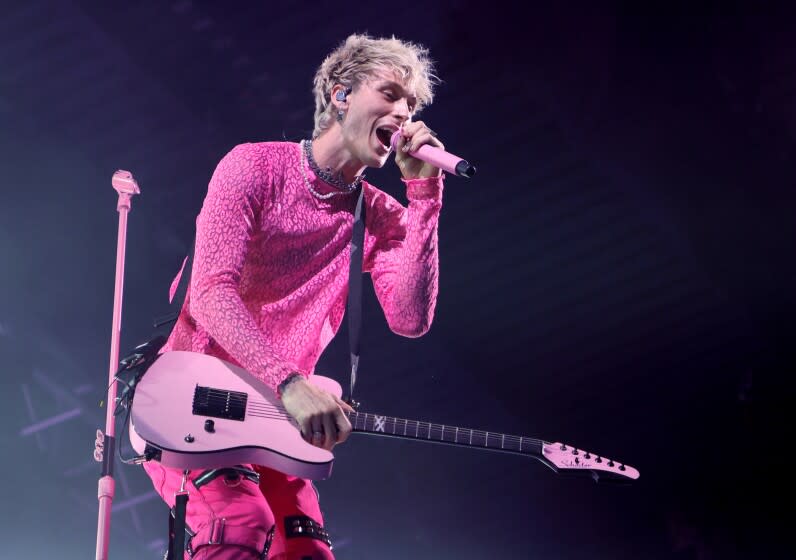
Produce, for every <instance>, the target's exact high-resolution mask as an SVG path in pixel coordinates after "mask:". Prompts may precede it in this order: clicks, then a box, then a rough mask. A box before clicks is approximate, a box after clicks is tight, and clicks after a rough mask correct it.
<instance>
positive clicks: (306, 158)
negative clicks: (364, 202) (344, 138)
mask: <svg viewBox="0 0 796 560" xmlns="http://www.w3.org/2000/svg"><path fill="white" fill-rule="evenodd" d="M299 145H300V147H301V177H302V178H303V179H304V184H305V185H306V186H307V190H309V191H310V192H311V193H312V195H313V196H315V197H316V198H320V199H321V200H327V199H329V198H332V197H333V196H337V195H339V194H351V193H352V192H354V191H356V190H357V188H358V187H359V185H360V184H361V182H362V179H363V177H364V175H359V176H357V178H356V179H354V182H353V183H351V184H350V185H344V186H343V187H340V186H339V185H338V184H339V180H334V179H333V178H332V179H331V180H330V179H329V178H330V177H332V175H331V173H328V172H324V171H323V170H321V169H320V168H319V167H318V165H317V164H316V163H315V160H314V159H313V158H312V142H311V141H310V140H302V141H301V142H299ZM313 164H314V165H313ZM308 165H309V166H310V168H311V169H312V172H313V173H315V175H316V176H318V178H320V179H321V180H322V181H324V182H326V183H328V184H330V185H332V186H333V187H336V188H338V189H343V190H337V191H331V192H328V193H326V194H321V193H319V192H318V191H316V190H315V189H313V188H312V184H311V183H310V181H309V179H307V166H308Z"/></svg>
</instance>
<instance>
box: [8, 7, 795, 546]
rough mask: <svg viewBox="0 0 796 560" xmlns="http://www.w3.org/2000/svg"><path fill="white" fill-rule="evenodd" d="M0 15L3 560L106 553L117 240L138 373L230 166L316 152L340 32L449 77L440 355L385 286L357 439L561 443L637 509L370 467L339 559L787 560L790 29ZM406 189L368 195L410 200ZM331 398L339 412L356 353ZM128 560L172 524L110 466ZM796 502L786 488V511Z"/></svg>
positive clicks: (372, 306)
mask: <svg viewBox="0 0 796 560" xmlns="http://www.w3.org/2000/svg"><path fill="white" fill-rule="evenodd" d="M586 5H587V4H577V3H565V4H558V5H557V7H555V8H552V7H550V6H549V5H548V3H545V4H539V5H533V4H531V5H528V6H525V7H522V8H521V7H520V5H519V4H517V5H512V4H507V5H505V6H500V5H499V4H497V3H495V2H487V3H481V2H436V3H428V4H426V3H413V2H400V3H356V2H354V3H352V2H331V1H323V2H306V3H287V2H279V3H277V2H228V3H220V2H197V1H191V0H177V1H169V2H165V1H164V2H154V1H143V2H126V3H121V2H108V3H106V2H82V1H71V2H70V1H58V2H55V1H49V2H48V1H42V0H31V1H29V2H3V3H2V12H0V171H1V173H0V192H1V193H2V198H1V199H0V200H1V201H0V257H2V263H3V265H2V272H0V359H2V390H3V396H4V399H3V409H2V413H1V414H2V430H0V438H2V439H1V440H0V441H1V442H2V449H3V456H4V460H3V466H2V484H0V487H2V503H3V508H4V510H5V514H4V515H3V521H2V523H1V524H0V534H1V535H2V542H3V545H2V552H0V556H2V557H3V558H54V557H59V558H89V557H92V555H93V551H94V543H95V530H96V517H97V500H96V486H97V478H98V474H99V466H98V465H97V464H96V463H95V462H94V461H93V459H92V457H91V454H92V449H93V444H94V431H95V430H96V428H98V427H102V426H103V425H104V410H103V409H100V408H99V407H98V403H99V401H100V400H102V396H103V390H104V388H105V384H106V380H107V371H106V367H107V356H108V346H109V330H110V324H111V311H112V302H113V274H114V262H115V244H116V226H117V219H118V218H117V216H118V215H117V213H116V211H115V204H116V193H115V191H113V189H112V188H111V184H110V178H111V175H112V174H113V172H114V171H115V170H116V169H119V168H122V169H128V170H131V171H132V172H133V173H134V175H135V177H136V178H137V180H138V181H139V184H140V185H141V188H142V192H143V194H142V195H141V196H139V197H136V198H135V199H134V200H133V211H132V213H131V215H130V224H129V237H128V254H127V275H126V292H125V302H124V316H123V344H122V346H123V349H128V348H130V347H131V346H133V345H134V344H136V343H138V342H139V341H141V340H142V339H144V338H145V337H146V336H147V335H148V334H149V332H150V328H149V324H150V320H151V318H152V317H153V316H156V315H159V314H161V313H162V312H163V310H164V308H165V306H166V290H167V286H168V284H169V283H170V280H171V278H172V277H173V275H174V274H175V272H176V270H177V268H178V267H179V264H180V262H181V259H182V257H183V255H184V254H185V253H186V250H187V248H188V244H189V243H190V242H191V240H192V239H193V221H194V218H195V216H196V213H197V212H198V210H199V208H200V206H201V203H202V199H203V197H204V193H205V190H206V186H207V181H208V179H209V177H210V175H211V173H212V171H213V169H214V167H215V164H216V163H217V161H218V160H219V159H220V158H221V157H222V156H223V155H224V153H226V152H227V151H228V150H229V149H231V148H232V147H233V146H234V145H235V144H237V143H241V142H245V141H258V140H274V139H282V138H286V139H289V140H299V139H300V138H302V137H305V136H307V135H308V134H309V132H310V131H311V128H312V108H313V106H312V96H311V78H312V75H313V72H314V70H315V67H316V66H317V64H319V63H320V61H321V59H322V57H323V56H324V55H325V54H326V53H327V52H328V51H329V50H331V49H332V48H333V47H334V46H336V45H337V44H338V43H339V42H340V41H341V40H343V39H344V38H345V36H347V35H348V34H349V33H351V32H354V31H369V32H370V33H371V34H374V35H390V34H395V35H397V36H399V37H401V38H404V39H409V40H414V41H418V42H421V43H423V44H425V45H427V46H428V47H429V48H430V49H431V52H432V55H433V57H434V58H435V60H437V61H438V70H439V75H440V76H441V77H442V79H443V80H444V83H442V84H441V86H440V87H439V89H438V95H437V99H436V102H435V103H434V105H433V106H432V107H430V108H429V109H428V110H427V111H426V112H425V113H423V114H422V116H421V118H422V119H423V120H425V121H426V122H428V123H429V125H430V126H431V127H432V128H434V129H435V130H436V131H438V132H439V134H440V136H441V137H442V138H443V139H444V141H445V142H446V145H447V146H448V147H449V148H450V149H451V150H452V151H454V152H458V153H461V154H462V155H464V156H467V157H469V159H471V160H472V161H473V162H474V163H476V164H477V165H478V175H477V176H476V178H474V179H473V180H471V181H469V182H468V181H464V180H459V179H456V178H449V179H448V181H447V188H446V192H445V202H444V208H443V215H442V218H441V226H440V248H441V286H440V298H439V302H438V307H437V315H436V320H435V323H434V325H433V327H432V330H431V332H430V333H429V334H428V335H427V336H425V337H423V338H420V339H417V340H409V339H404V338H400V337H398V336H396V335H393V334H391V333H390V332H389V330H388V329H387V326H386V324H385V321H384V318H383V317H382V316H381V315H380V311H379V309H378V306H377V303H376V301H375V298H374V297H373V294H372V288H371V287H370V283H369V282H368V283H367V287H366V302H365V303H366V312H365V325H366V330H365V333H364V357H363V367H362V374H361V375H362V377H361V381H360V384H359V388H358V392H359V394H358V397H359V398H360V400H362V401H363V402H364V405H363V410H368V411H372V412H380V413H384V414H390V415H395V416H400V417H405V418H419V419H425V420H431V421H435V422H439V423H444V424H447V425H460V426H469V427H478V428H482V429H485V430H490V431H501V432H507V433H513V434H521V435H529V436H535V437H541V438H544V439H548V440H551V441H555V440H560V441H566V442H569V443H572V444H575V445H577V446H579V447H582V448H586V449H591V450H594V451H597V452H599V453H602V454H604V455H606V456H609V457H614V458H617V459H620V460H622V461H626V462H628V463H630V464H632V465H634V466H636V467H637V468H638V469H639V470H640V471H641V479H640V480H639V481H638V483H636V484H635V485H632V486H630V487H604V486H599V485H595V484H593V483H592V482H591V481H589V480H580V479H575V480H573V479H564V478H561V477H558V476H556V475H555V474H554V473H552V472H551V471H549V470H548V469H546V468H545V467H544V466H542V465H541V464H540V463H537V462H535V461H532V460H526V459H524V458H521V457H517V456H510V455H497V454H485V453H481V452H477V451H473V450H468V449H459V448H451V447H440V446H432V445H422V444H419V443H412V442H401V441H394V440H381V439H373V438H365V437H361V436H359V437H357V436H354V437H352V438H351V440H350V441H349V442H348V443H347V444H346V445H344V446H341V447H339V448H338V451H337V462H336V465H335V473H334V476H333V477H332V479H331V480H330V481H326V482H322V483H320V484H319V488H320V493H321V500H322V506H323V508H324V511H325V514H326V516H327V520H328V522H327V526H328V528H329V530H330V532H331V534H332V537H333V539H334V541H335V542H336V544H337V546H336V550H337V553H338V557H339V558H341V559H364V558H367V559H371V558H379V559H397V558H401V559H403V558H417V559H437V558H457V559H477V558H551V559H553V558H555V559H572V558H584V557H585V558H593V559H617V558H622V559H625V558H627V559H639V558H644V559H663V558H675V559H701V560H704V559H710V558H722V559H724V558H764V557H780V556H782V555H783V552H784V550H785V545H786V533H785V518H784V517H779V516H777V515H774V513H773V507H772V506H774V505H776V504H778V503H779V502H782V504H781V505H784V506H786V507H788V506H789V503H788V502H787V501H786V499H785V496H786V495H788V494H789V492H790V491H788V488H789V487H791V486H792V484H791V482H790V480H791V477H790V475H789V473H788V468H789V466H790V465H789V463H788V462H786V460H785V456H786V454H787V449H788V448H789V447H790V446H791V440H790V435H791V430H790V428H789V426H788V423H789V418H788V414H787V407H789V406H792V403H793V392H792V389H791V384H790V379H789V378H790V376H791V374H792V372H793V365H794V348H795V347H796V345H794V344H793V341H792V339H793V331H794V329H793V319H792V316H793V313H794V311H795V310H796V309H795V308H796V301H795V298H794V294H793V285H794V280H796V275H795V274H794V264H793V259H794V254H796V253H795V250H796V242H795V239H796V237H795V234H796V226H794V219H793V214H794V201H795V200H794V199H795V198H796V196H794V164H793V162H794V157H793V154H794V147H796V142H795V141H794V140H795V139H796V68H794V66H795V65H794V61H796V46H795V41H794V36H795V35H794V32H796V25H794V22H795V21H796V20H795V19H794V18H793V17H791V14H790V13H789V11H788V10H785V9H773V8H768V9H766V10H765V11H764V10H762V9H759V8H755V9H752V8H751V7H746V8H740V7H737V6H730V5H725V3H718V2H712V3H703V4H700V3H688V4H683V5H681V6H680V7H677V6H671V5H668V4H667V5H666V6H665V7H662V6H659V7H650V6H647V5H645V6H643V7H639V6H637V5H636V3H631V2H628V3H625V4H610V5H608V4H606V5H604V6H603V7H602V8H601V9H599V10H598V9H594V8H586V7H585V6H586ZM398 176H399V174H398V172H397V170H396V168H395V166H394V164H393V163H392V161H391V162H390V163H389V164H388V165H387V166H386V167H385V169H383V170H380V171H373V172H370V173H368V177H369V179H370V180H371V181H372V182H375V183H376V184H378V185H380V186H381V187H382V188H384V189H385V190H386V191H388V192H390V193H391V194H393V195H394V196H396V197H398V198H399V199H401V200H404V197H403V187H402V185H401V183H400V181H399V180H398ZM341 335H342V336H340V337H338V339H337V340H336V341H335V342H334V343H333V345H332V346H331V347H330V348H329V349H328V351H327V352H326V353H325V354H324V356H323V357H322V359H321V362H320V364H319V366H318V369H317V371H318V372H319V373H324V374H327V375H330V376H332V377H336V378H337V379H339V380H341V381H345V372H346V338H345V332H344V331H343V332H342V333H341ZM117 473H118V477H117V494H116V502H115V506H114V517H113V527H112V548H111V553H112V557H113V558H114V559H119V560H121V559H132V558H136V559H140V558H153V559H154V558H159V557H160V556H159V555H160V554H161V552H160V551H161V550H162V549H163V547H164V542H165V541H164V537H165V533H166V508H165V506H164V505H162V504H161V502H160V501H159V499H157V497H156V496H155V494H154V492H153V491H152V489H151V485H150V484H149V480H148V479H147V478H146V477H145V476H144V475H143V473H142V472H141V471H140V470H138V469H135V468H132V467H119V468H118V471H117ZM791 491H792V489H791Z"/></svg>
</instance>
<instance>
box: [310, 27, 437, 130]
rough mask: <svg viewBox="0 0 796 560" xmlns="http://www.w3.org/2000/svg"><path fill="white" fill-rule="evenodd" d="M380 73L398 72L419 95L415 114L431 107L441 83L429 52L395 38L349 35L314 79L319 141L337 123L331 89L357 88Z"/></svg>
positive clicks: (322, 65) (316, 128)
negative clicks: (336, 87) (335, 87)
mask: <svg viewBox="0 0 796 560" xmlns="http://www.w3.org/2000/svg"><path fill="white" fill-rule="evenodd" d="M380 70H388V71H395V72H397V74H398V75H399V76H400V77H401V78H402V79H403V81H404V85H406V86H407V87H408V88H409V89H410V90H413V92H414V94H415V95H416V96H417V105H416V107H415V110H414V111H413V114H417V113H419V112H420V111H421V109H423V107H425V106H428V105H431V102H432V100H433V99H434V92H433V87H434V85H436V84H437V83H439V78H437V76H436V75H435V74H434V63H433V61H432V60H431V58H430V57H429V54H428V49H426V48H425V47H423V46H422V45H418V44H416V43H410V42H407V41H402V40H400V39H396V38H395V36H393V37H392V38H390V39H385V38H379V39H374V38H372V37H370V36H369V35H367V34H362V35H358V34H356V33H355V34H353V35H350V36H348V38H346V40H345V41H343V42H342V43H341V44H340V46H338V47H337V48H336V49H335V50H333V51H332V52H331V53H330V54H329V56H327V57H326V58H325V59H324V61H323V62H322V63H321V65H320V66H319V67H318V70H317V71H316V72H315V79H314V80H313V84H314V85H313V92H314V94H315V128H314V130H313V132H312V137H313V138H317V137H318V136H320V135H321V133H322V132H323V131H324V130H326V129H327V128H329V126H330V125H331V124H332V122H334V118H335V113H336V110H335V108H334V105H333V104H332V103H331V92H332V88H333V87H334V86H335V85H336V84H341V85H343V86H344V87H345V88H346V89H350V90H352V89H354V88H356V87H358V86H359V85H360V84H361V83H362V82H364V81H366V80H368V79H369V78H371V77H372V76H374V75H375V74H376V73H377V72H378V71H380Z"/></svg>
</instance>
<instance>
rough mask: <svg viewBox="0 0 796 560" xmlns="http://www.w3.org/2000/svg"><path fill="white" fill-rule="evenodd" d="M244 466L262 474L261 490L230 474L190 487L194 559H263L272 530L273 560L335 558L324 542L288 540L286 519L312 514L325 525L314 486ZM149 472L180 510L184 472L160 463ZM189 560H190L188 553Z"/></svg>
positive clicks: (193, 473) (160, 491)
mask: <svg viewBox="0 0 796 560" xmlns="http://www.w3.org/2000/svg"><path fill="white" fill-rule="evenodd" d="M243 466H245V467H246V468H249V469H254V470H256V471H257V472H258V474H259V475H260V486H259V487H258V486H257V484H255V483H254V482H252V481H250V480H248V479H247V478H245V477H242V478H240V480H236V481H233V482H229V481H227V480H225V478H224V476H219V477H217V478H215V479H214V480H213V481H212V482H210V483H208V484H205V485H203V486H200V487H199V488H198V489H197V488H196V487H195V486H194V485H193V484H192V483H189V484H188V485H187V486H186V488H187V490H188V508H187V514H186V516H185V521H186V524H187V525H188V527H189V528H190V529H191V531H193V532H194V533H196V534H195V536H194V537H193V538H192V539H191V547H192V549H193V551H194V554H193V558H194V560H231V559H236V560H249V559H251V560H255V559H258V560H259V558H260V557H261V556H260V555H261V553H262V550H263V547H264V546H265V542H266V539H267V537H268V533H269V531H270V530H271V528H272V527H274V528H275V531H274V539H273V542H272V544H271V548H270V552H269V554H268V558H269V559H273V560H294V559H295V560H306V559H307V558H310V559H312V560H334V556H333V555H332V553H331V551H330V550H329V547H328V546H327V545H326V543H325V542H323V541H321V540H318V539H315V538H312V537H309V536H298V537H290V538H286V536H285V521H284V520H285V517H291V516H306V517H309V518H310V519H312V520H313V521H315V522H316V523H318V524H319V525H322V524H323V517H322V516H321V510H320V507H319V505H318V495H317V494H316V492H315V488H314V487H313V486H312V483H311V482H310V481H309V480H304V479H301V478H296V477H294V476H288V475H285V474H282V473H280V472H277V471H275V470H272V469H269V468H266V467H260V466H252V465H243ZM144 470H145V471H146V473H147V474H148V475H149V478H151V479H152V484H153V485H154V486H155V490H156V491H157V492H158V494H160V496H161V498H163V500H164V501H165V502H166V504H168V506H169V507H170V508H172V507H174V495H175V493H176V492H177V491H178V490H179V489H180V483H181V482H182V477H183V472H182V471H181V470H179V469H170V468H166V467H163V466H162V465H160V463H157V462H154V461H151V462H149V463H144ZM200 472H202V471H199V470H195V471H191V472H190V473H189V474H188V480H189V481H193V479H194V478H196V477H197V476H198V475H199V474H200ZM164 525H165V521H164ZM185 558H189V557H188V555H187V554H186V556H185Z"/></svg>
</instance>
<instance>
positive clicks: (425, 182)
mask: <svg viewBox="0 0 796 560" xmlns="http://www.w3.org/2000/svg"><path fill="white" fill-rule="evenodd" d="M405 183H406V185H407V197H408V199H409V205H408V207H407V208H404V207H403V206H401V205H400V204H398V203H397V202H396V201H395V200H394V199H392V198H390V197H388V196H387V195H385V194H384V193H377V194H376V195H375V196H374V197H373V199H372V201H371V204H369V206H368V212H369V213H368V214H367V229H368V233H369V234H370V236H372V240H371V247H370V249H371V250H370V251H369V252H368V253H366V256H365V263H364V270H365V271H366V272H370V274H371V278H372V279H373V286H374V289H375V291H376V296H377V298H378V300H379V303H380V304H381V307H382V309H383V311H384V315H385V317H386V319H387V324H388V325H389V327H390V329H391V330H392V331H393V332H395V333H396V334H400V335H403V336H407V337H418V336H421V335H423V334H425V333H426V332H428V329H429V328H430V326H431V322H432V320H433V318H434V308H435V306H436V302H437V292H438V289H439V250H438V245H437V230H438V225H439V214H440V209H441V208H442V189H443V178H442V176H440V177H433V178H428V179H412V180H409V181H405ZM366 248H367V244H366Z"/></svg>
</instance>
